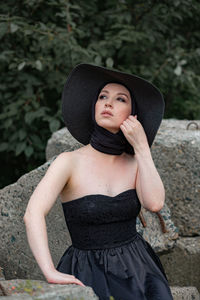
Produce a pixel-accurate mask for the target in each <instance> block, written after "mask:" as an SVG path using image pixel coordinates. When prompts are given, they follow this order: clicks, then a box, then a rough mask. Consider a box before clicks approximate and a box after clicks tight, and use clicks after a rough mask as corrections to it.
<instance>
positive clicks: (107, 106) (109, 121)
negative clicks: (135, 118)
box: [95, 83, 132, 133]
mask: <svg viewBox="0 0 200 300" xmlns="http://www.w3.org/2000/svg"><path fill="white" fill-rule="evenodd" d="M131 111H132V102H131V95H130V93H129V91H128V90H127V88H126V87H125V86H123V85H121V84H118V83H108V84H106V85H105V86H104V87H103V89H102V90H101V92H100V93H99V96H98V99H97V102H96V105H95V120H96V122H97V124H98V125H99V126H101V127H103V128H105V129H107V130H109V131H111V132H112V133H117V132H118V131H119V130H120V125H121V124H122V123H123V121H124V120H126V119H127V118H128V116H129V115H130V114H131Z"/></svg>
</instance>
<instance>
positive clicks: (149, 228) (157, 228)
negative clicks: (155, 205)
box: [136, 203, 178, 253]
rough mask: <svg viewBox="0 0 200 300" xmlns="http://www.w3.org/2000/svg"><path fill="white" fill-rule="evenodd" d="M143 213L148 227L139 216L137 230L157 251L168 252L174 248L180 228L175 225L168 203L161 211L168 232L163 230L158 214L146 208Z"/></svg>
mask: <svg viewBox="0 0 200 300" xmlns="http://www.w3.org/2000/svg"><path fill="white" fill-rule="evenodd" d="M142 213H143V216H144V219H145V221H146V223H147V224H146V227H143V225H142V223H141V221H140V220H139V218H137V225H136V228H137V231H138V232H139V233H140V234H141V235H142V236H143V237H144V238H145V240H147V241H148V242H149V243H150V244H151V246H152V247H153V249H154V250H155V251H156V252H157V253H162V252H166V251H169V250H170V249H171V248H173V246H174V241H175V240H176V239H177V238H178V229H177V228H176V227H175V226H174V223H173V221H172V219H171V214H170V210H169V208H168V207H167V205H166V203H165V205H164V207H163V208H162V210H161V211H160V214H161V216H162V218H163V220H164V223H165V226H166V231H167V232H166V233H163V232H162V225H161V222H160V221H159V217H158V215H157V214H155V213H152V212H150V211H148V210H146V209H144V208H142Z"/></svg>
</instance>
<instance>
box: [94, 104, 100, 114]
mask: <svg viewBox="0 0 200 300" xmlns="http://www.w3.org/2000/svg"><path fill="white" fill-rule="evenodd" d="M99 109H100V105H99V102H98V101H97V102H96V104H95V118H96V116H97V115H98V113H99Z"/></svg>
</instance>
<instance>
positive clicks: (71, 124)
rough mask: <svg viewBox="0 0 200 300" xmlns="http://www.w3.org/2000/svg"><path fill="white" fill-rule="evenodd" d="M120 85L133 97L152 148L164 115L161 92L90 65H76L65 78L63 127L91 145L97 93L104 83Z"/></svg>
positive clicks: (140, 80) (134, 78) (144, 82)
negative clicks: (93, 111)
mask: <svg viewBox="0 0 200 300" xmlns="http://www.w3.org/2000/svg"><path fill="white" fill-rule="evenodd" d="M112 81H113V82H121V83H122V84H124V85H125V86H126V87H128V88H129V89H130V91H131V93H132V94H133V95H134V101H135V102H136V105H137V119H138V120H139V121H140V123H141V124H142V126H143V128H144V131H145V133H146V136H147V140H148V143H149V146H151V145H152V143H153V140H154V138H155V135H156V133H157V131H158V128H159V126H160V123H161V121H162V118H163V114H164V107H165V104H164V100H163V96H162V94H161V92H160V91H159V90H158V89H157V88H156V87H155V86H154V85H153V84H151V83H150V82H148V81H147V80H145V79H143V78H140V77H138V76H136V75H131V74H127V73H123V72H119V71H114V70H110V69H107V68H103V67H99V66H95V65H92V64H79V65H77V66H76V67H75V68H74V69H73V70H72V72H71V73H70V75H69V76H68V78H67V81H66V83H65V86H64V89H63V93H62V114H63V119H64V122H65V125H66V127H67V128H68V130H69V132H70V133H71V134H72V136H73V137H74V138H75V139H76V140H78V141H79V142H80V143H82V144H84V145H87V144H89V142H90V137H91V133H92V130H93V124H92V118H91V116H92V111H91V110H92V103H93V101H94V97H97V90H98V89H99V87H101V86H102V85H103V84H104V83H106V82H112Z"/></svg>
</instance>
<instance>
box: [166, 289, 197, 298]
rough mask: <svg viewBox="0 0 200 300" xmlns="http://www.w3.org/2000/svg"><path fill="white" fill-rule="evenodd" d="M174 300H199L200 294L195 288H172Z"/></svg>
mask: <svg viewBox="0 0 200 300" xmlns="http://www.w3.org/2000/svg"><path fill="white" fill-rule="evenodd" d="M171 291H172V296H173V299H174V300H199V293H198V291H197V289H196V288H195V287H194V286H187V287H179V286H176V287H175V286H174V287H171Z"/></svg>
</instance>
